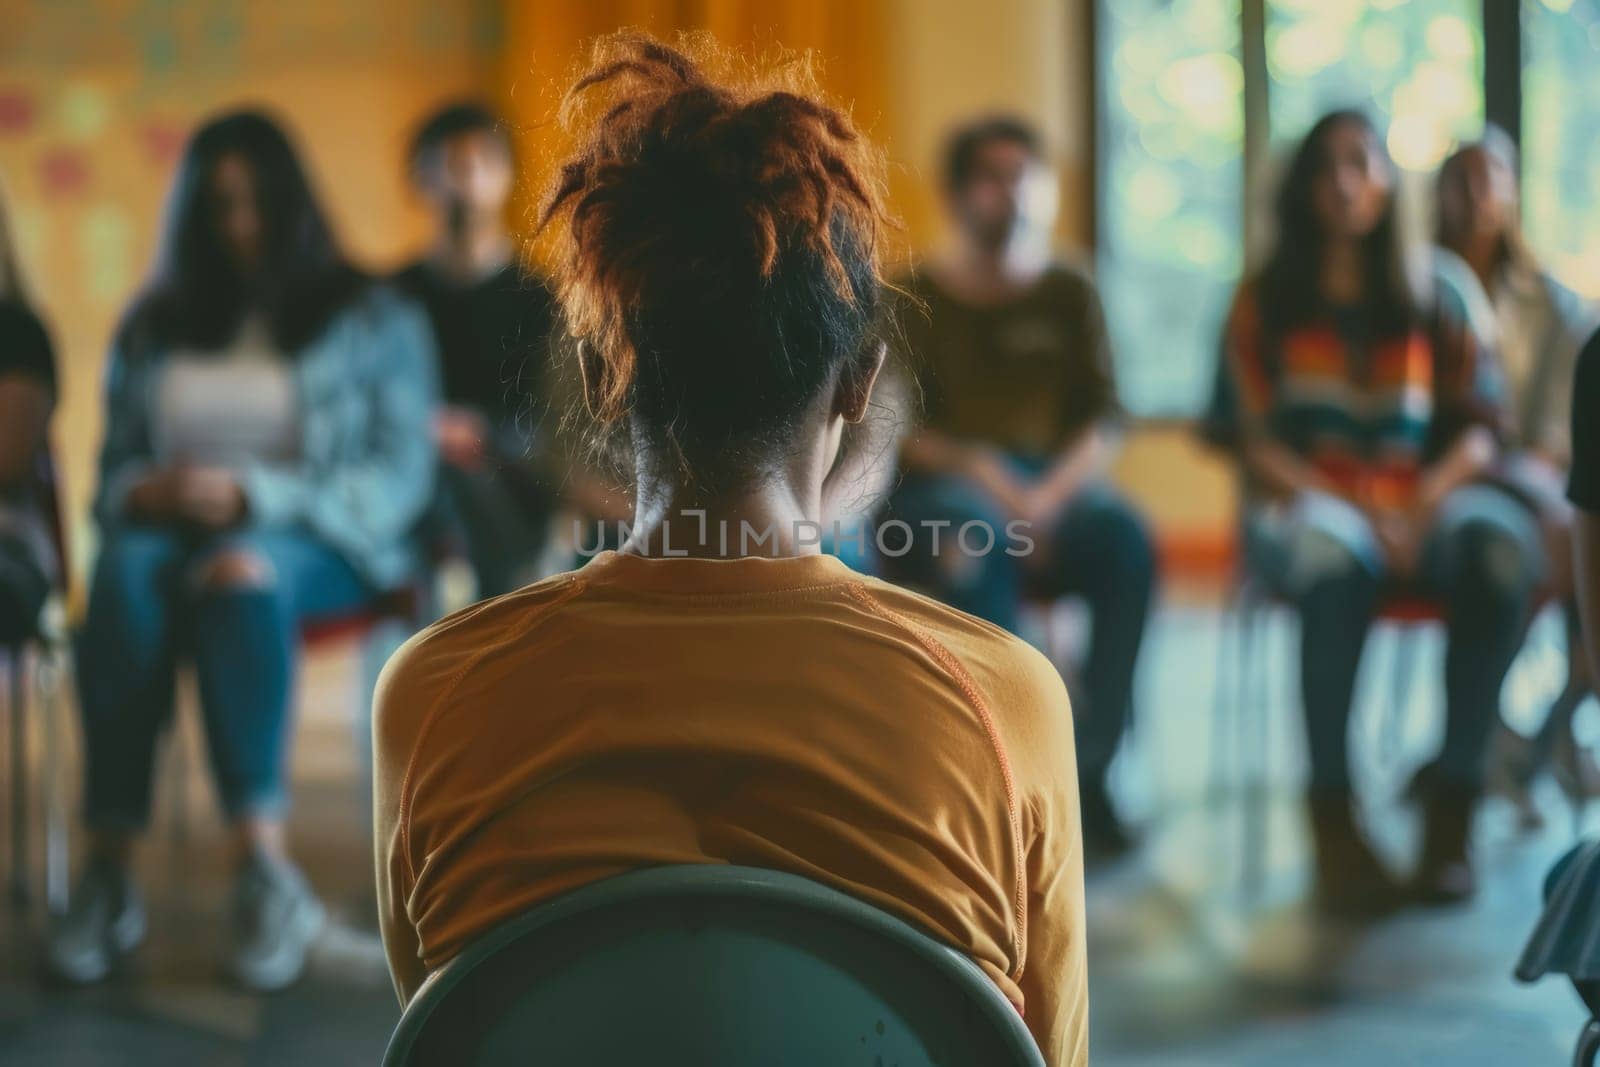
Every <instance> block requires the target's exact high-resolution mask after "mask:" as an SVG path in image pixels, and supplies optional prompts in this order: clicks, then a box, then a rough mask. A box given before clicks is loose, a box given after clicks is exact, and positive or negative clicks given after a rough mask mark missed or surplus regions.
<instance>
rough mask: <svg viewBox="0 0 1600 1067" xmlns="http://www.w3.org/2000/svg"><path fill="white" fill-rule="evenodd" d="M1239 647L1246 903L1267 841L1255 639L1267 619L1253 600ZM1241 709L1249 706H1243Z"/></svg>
mask: <svg viewBox="0 0 1600 1067" xmlns="http://www.w3.org/2000/svg"><path fill="white" fill-rule="evenodd" d="M1243 621H1244V628H1243V630H1242V640H1241V642H1240V647H1239V677H1240V680H1241V685H1240V687H1239V688H1240V693H1241V695H1242V696H1243V700H1242V701H1241V702H1240V707H1239V718H1238V730H1239V768H1240V786H1241V793H1240V798H1239V861H1240V863H1239V879H1240V893H1241V896H1242V898H1243V899H1244V901H1245V902H1246V903H1250V902H1253V901H1255V900H1256V899H1257V898H1258V897H1259V896H1260V892H1261V884H1262V881H1263V872H1264V869H1265V852H1266V845H1267V840H1266V838H1267V819H1266V803H1267V796H1266V789H1267V753H1266V746H1265V742H1266V736H1265V729H1264V724H1265V722H1266V718H1267V709H1266V704H1265V702H1266V698H1267V692H1266V686H1265V685H1264V684H1263V682H1262V680H1261V674H1262V671H1261V670H1260V669H1259V664H1260V657H1261V647H1260V646H1261V645H1263V644H1265V641H1266V637H1267V631H1266V624H1267V622H1268V621H1269V620H1268V619H1267V618H1266V613H1265V612H1264V611H1262V610H1261V609H1260V607H1259V606H1253V607H1248V608H1247V610H1246V614H1245V615H1244V620H1243ZM1246 709H1249V710H1248V711H1247V710H1246Z"/></svg>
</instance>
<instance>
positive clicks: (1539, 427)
mask: <svg viewBox="0 0 1600 1067" xmlns="http://www.w3.org/2000/svg"><path fill="white" fill-rule="evenodd" d="M1517 184H1518V182H1517V149H1516V145H1514V144H1513V143H1512V142H1511V138H1510V137H1508V136H1506V134H1505V132H1504V131H1503V130H1501V129H1499V128H1498V127H1495V126H1490V127H1488V128H1487V129H1486V130H1485V131H1484V135H1483V138H1482V139H1481V140H1479V141H1476V142H1473V143H1471V144H1467V145H1463V146H1462V147H1461V148H1460V149H1459V150H1457V151H1456V152H1455V153H1454V154H1453V155H1451V156H1450V158H1449V159H1447V160H1445V161H1444V164H1443V165H1442V166H1441V167H1440V168H1439V177H1438V190H1437V193H1438V195H1437V208H1438V218H1437V229H1436V230H1435V240H1437V241H1438V243H1439V245H1440V246H1441V247H1443V248H1447V249H1449V250H1450V251H1451V252H1452V253H1454V254H1455V255H1457V256H1460V257H1461V259H1462V260H1463V261H1464V262H1465V263H1466V264H1467V265H1468V266H1469V267H1471V268H1472V272H1473V274H1474V275H1476V276H1477V279H1478V281H1479V282H1480V283H1482V285H1483V288H1484V291H1485V293H1486V294H1487V295H1488V305H1487V308H1488V310H1489V311H1490V313H1491V315H1492V319H1491V321H1490V322H1489V323H1488V324H1487V326H1486V330H1488V331H1491V332H1492V333H1493V334H1494V336H1495V347H1496V349H1497V351H1498V352H1499V355H1500V365H1501V367H1502V368H1503V369H1504V372H1505V378H1506V385H1507V392H1508V394H1509V399H1510V402H1511V406H1512V414H1513V418H1512V423H1511V432H1510V438H1509V441H1508V444H1509V446H1510V447H1509V448H1508V449H1507V452H1506V455H1505V456H1504V458H1503V459H1502V461H1501V462H1500V464H1499V465H1498V466H1497V468H1496V470H1495V472H1494V475H1493V480H1494V481H1495V482H1496V483H1497V484H1499V485H1501V486H1503V487H1504V488H1505V489H1506V490H1507V491H1508V492H1510V493H1511V494H1513V496H1514V497H1515V498H1516V499H1517V500H1519V501H1521V502H1522V503H1523V504H1524V505H1525V506H1527V507H1528V508H1529V509H1530V510H1531V512H1532V513H1533V514H1534V515H1535V516H1536V517H1537V519H1538V520H1539V526H1540V528H1541V530H1542V531H1543V533H1544V539H1545V549H1546V551H1545V559H1546V561H1547V564H1548V565H1547V568H1546V587H1547V590H1548V592H1549V593H1550V594H1551V595H1552V596H1553V597H1555V598H1556V599H1557V600H1558V601H1559V602H1561V604H1562V605H1563V607H1564V609H1565V613H1566V622H1567V644H1568V671H1567V683H1566V685H1565V686H1564V687H1563V688H1562V692H1561V693H1560V695H1559V696H1558V697H1557V698H1556V700H1555V702H1554V703H1553V704H1552V705H1551V708H1550V713H1549V715H1548V716H1547V717H1546V719H1545V722H1544V725H1543V726H1542V727H1541V728H1540V730H1539V733H1538V734H1537V736H1536V737H1535V738H1534V739H1533V740H1532V742H1531V743H1529V744H1527V745H1519V744H1516V743H1515V741H1514V740H1513V738H1512V735H1511V734H1510V732H1509V731H1507V732H1506V733H1505V734H1504V735H1503V737H1504V739H1505V740H1506V742H1507V743H1506V744H1504V745H1502V746H1500V755H1501V756H1502V763H1501V768H1500V769H1501V770H1502V771H1503V772H1505V773H1504V774H1503V775H1502V776H1500V782H1499V784H1501V785H1502V786H1504V787H1506V788H1507V791H1508V792H1509V793H1510V795H1511V797H1512V799H1513V800H1514V801H1515V802H1516V803H1517V804H1518V806H1519V807H1520V808H1521V809H1522V811H1523V816H1524V818H1525V819H1526V820H1527V821H1529V822H1531V823H1537V821H1538V812H1537V809H1536V808H1535V807H1534V806H1533V803H1532V800H1531V798H1530V797H1529V794H1528V786H1529V785H1530V784H1531V781H1532V778H1533V776H1534V775H1535V774H1536V773H1537V772H1538V771H1540V770H1541V769H1542V768H1543V767H1544V766H1545V764H1547V763H1549V764H1550V765H1551V766H1552V768H1553V769H1554V771H1555V778H1556V781H1557V782H1558V783H1559V784H1560V785H1561V786H1562V788H1563V789H1564V790H1566V791H1567V792H1568V793H1569V794H1570V795H1572V796H1573V797H1574V799H1578V800H1582V799H1587V798H1588V797H1591V796H1594V795H1596V794H1597V793H1600V768H1597V767H1596V765H1595V760H1594V755H1593V754H1592V753H1591V752H1590V751H1589V750H1588V749H1586V748H1583V747H1582V746H1580V745H1579V744H1578V742H1577V740H1576V738H1574V737H1573V734H1572V719H1573V715H1574V713H1575V712H1576V711H1577V709H1578V706H1579V705H1580V704H1581V703H1582V702H1583V700H1584V698H1586V697H1587V696H1588V695H1589V693H1590V691H1591V690H1592V689H1593V684H1592V682H1591V679H1590V676H1589V670H1588V662H1587V659H1586V657H1585V656H1584V655H1583V641H1582V635H1581V633H1580V630H1579V625H1578V610H1577V604H1576V602H1575V601H1574V600H1573V599H1572V594H1573V588H1572V568H1571V564H1570V561H1571V559H1572V526H1573V509H1572V505H1571V504H1570V503H1569V502H1568V500H1567V498H1566V493H1565V489H1566V480H1567V468H1568V467H1569V466H1570V465H1571V462H1572V435H1571V426H1570V423H1571V413H1572V384H1573V376H1574V371H1575V368H1576V366H1577V361H1578V351H1579V349H1580V348H1582V347H1583V344H1584V342H1585V341H1587V340H1588V338H1589V336H1590V335H1591V334H1592V333H1593V332H1594V328H1595V326H1596V324H1597V322H1600V315H1597V313H1596V308H1595V307H1594V306H1593V305H1592V304H1590V303H1588V302H1587V301H1585V300H1584V299H1583V298H1581V297H1579V296H1578V295H1577V294H1576V293H1574V292H1573V291H1572V290H1570V289H1568V288H1567V287H1566V286H1564V285H1562V284H1561V283H1560V282H1559V281H1558V280H1556V278H1555V277H1554V276H1552V275H1551V274H1550V273H1549V271H1547V270H1545V269H1544V267H1543V265H1542V264H1540V262H1539V260H1538V259H1537V257H1535V256H1534V254H1533V252H1532V250H1531V249H1529V247H1528V243H1527V241H1526V240H1525V239H1524V238H1523V235H1522V228H1521V225H1520V223H1519V215H1520V211H1519V207H1518V202H1519V200H1520V197H1519V196H1518V192H1517Z"/></svg>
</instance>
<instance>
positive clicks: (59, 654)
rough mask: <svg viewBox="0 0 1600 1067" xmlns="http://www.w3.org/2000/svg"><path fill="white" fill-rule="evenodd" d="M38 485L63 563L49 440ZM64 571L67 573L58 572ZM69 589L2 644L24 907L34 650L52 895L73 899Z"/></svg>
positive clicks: (14, 868) (12, 883) (14, 836)
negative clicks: (65, 775) (66, 746)
mask: <svg viewBox="0 0 1600 1067" xmlns="http://www.w3.org/2000/svg"><path fill="white" fill-rule="evenodd" d="M30 477H31V492H32V496H33V499H34V500H36V501H37V502H38V505H39V508H40V510H41V512H42V513H43V515H44V517H45V520H46V523H47V524H48V526H49V535H50V541H51V545H52V547H53V549H54V551H55V557H56V560H57V561H58V562H59V564H60V569H61V570H64V569H65V567H66V562H67V559H68V557H67V552H66V526H65V523H64V522H63V520H62V512H61V498H60V482H59V477H58V475H57V471H56V467H55V462H54V458H53V456H52V454H51V451H50V449H49V447H48V446H47V447H45V448H42V449H40V450H39V453H38V456H37V458H36V462H35V464H34V468H33V472H32V474H31V476H30ZM57 577H58V579H59V577H60V575H59V573H58V575H57ZM63 593H64V589H63V588H61V583H60V582H59V581H58V583H57V588H56V589H55V591H54V592H53V594H52V595H51V598H50V600H49V601H48V602H47V603H46V605H45V608H44V610H43V611H42V612H41V613H40V617H39V619H38V620H36V622H35V624H34V627H33V632H32V633H31V634H30V635H28V636H27V637H26V638H25V639H24V640H23V641H22V642H19V643H16V644H12V645H8V646H5V647H3V648H0V659H3V662H4V665H5V674H6V676H7V678H8V680H9V684H8V690H9V693H8V697H7V705H8V713H9V718H10V738H9V748H10V756H11V796H10V800H9V807H10V809H11V810H10V823H11V826H10V837H11V863H10V866H11V871H10V879H9V886H8V889H9V895H10V898H11V903H12V905H13V906H14V907H17V908H24V907H26V906H27V905H28V903H29V902H30V899H31V897H32V881H33V878H32V858H33V855H32V849H31V848H30V846H29V829H30V827H29V819H28V800H29V795H30V792H31V790H30V781H31V778H32V774H31V771H32V767H31V765H30V761H29V751H28V749H29V745H28V740H29V731H28V715H29V711H30V707H29V701H28V696H29V693H28V685H27V675H28V660H29V652H30V651H32V652H33V653H34V656H33V661H34V662H33V680H34V691H35V693H34V695H35V696H36V697H37V699H38V704H39V708H40V712H41V717H42V719H43V723H44V748H45V751H44V771H43V777H44V782H45V896H46V901H47V903H48V905H49V907H50V908H51V910H53V911H59V910H62V909H64V908H65V907H66V900H67V844H68V842H67V815H66V800H65V798H64V796H63V795H62V785H63V783H62V776H61V773H60V766H61V734H60V730H61V721H60V719H61V713H60V707H59V705H58V697H59V695H60V687H61V683H62V681H63V680H64V679H66V678H68V677H70V676H71V666H70V649H69V642H68V641H67V640H66V634H65V625H64V620H65V609H64V607H63V605H62V595H63Z"/></svg>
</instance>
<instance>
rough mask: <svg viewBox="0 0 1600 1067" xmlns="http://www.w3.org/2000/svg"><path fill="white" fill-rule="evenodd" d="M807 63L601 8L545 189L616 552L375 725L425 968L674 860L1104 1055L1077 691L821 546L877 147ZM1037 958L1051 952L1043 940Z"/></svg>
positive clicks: (856, 318)
mask: <svg viewBox="0 0 1600 1067" xmlns="http://www.w3.org/2000/svg"><path fill="white" fill-rule="evenodd" d="M804 74H805V68H804V67H803V66H802V65H799V64H792V65H789V66H787V67H782V68H779V69H778V70H776V71H773V72H770V76H767V77H761V76H757V77H741V78H713V77H712V76H711V75H710V74H708V73H707V71H706V68H705V65H704V63H703V62H700V61H697V59H696V58H695V57H693V56H691V55H690V54H689V53H687V52H685V51H681V50H678V49H673V48H668V47H665V46H663V45H661V44H659V43H657V42H655V41H653V40H650V39H648V38H641V37H637V36H627V35H625V36H620V37H617V38H611V39H607V40H605V41H603V42H602V43H601V45H600V46H599V49H598V51H597V53H596V55H595V57H594V62H593V66H592V68H591V71H590V73H588V74H587V76H585V77H584V78H583V79H582V80H580V81H579V82H578V83H577V86H576V87H575V89H574V90H573V93H572V95H571V97H570V98H569V102H570V104H571V106H572V107H573V108H574V109H575V115H576V117H577V120H578V127H577V128H578V133H579V135H580V138H581V144H580V147H579V148H578V150H577V152H576V154H575V155H574V156H573V157H572V158H571V159H570V160H569V161H567V162H566V164H565V165H564V166H563V167H562V169H561V171H560V178H559V181H558V184H557V186H556V189H555V191H554V194H553V196H552V197H551V199H550V200H549V202H548V205H547V207H546V209H545V213H544V218H545V224H546V226H548V227H550V228H552V229H553V230H554V231H555V233H556V235H557V236H558V237H559V238H560V241H561V250H560V254H559V258H558V261H557V281H558V283H559V293H560V298H561V304H562V307H563V310H564V312H565V314H566V316H567V321H568V323H569V324H570V328H571V331H572V332H573V333H574V335H575V336H576V337H577V338H579V340H580V342H581V351H580V353H579V355H578V359H577V362H578V364H579V368H580V369H581V371H582V375H583V380H584V390H583V392H584V398H585V403H586V406H587V408H588V409H589V411H591V412H592V413H593V414H594V415H595V416H596V417H597V418H598V419H599V420H600V421H601V422H602V423H603V424H605V425H608V426H610V427H612V428H615V429H618V430H620V431H621V432H622V433H623V434H624V435H625V437H626V440H627V442H628V443H629V444H630V445H631V451H632V455H633V464H632V470H633V471H634V487H635V490H636V491H635V493H634V500H635V512H634V523H633V527H632V530H631V533H630V535H629V536H628V537H627V539H626V540H625V541H624V543H623V544H622V545H621V547H620V548H619V549H618V550H617V551H615V552H605V553H601V554H600V555H597V556H596V557H595V558H594V559H592V560H590V561H589V562H588V563H587V564H586V565H585V566H584V567H583V568H582V569H580V570H577V571H574V572H571V573H568V574H562V575H558V576H556V577H554V578H551V579H549V580H547V581H544V582H540V583H537V584H535V585H531V586H529V587H527V588H525V589H523V590H521V591H519V592H516V593H512V594H510V595H508V596H504V597H500V598H498V599H496V600H491V601H489V602H487V603H486V604H483V605H480V606H479V607H477V608H475V609H472V610H469V611H467V612H464V613H461V614H458V615H455V616H453V617H451V618H449V619H447V620H445V621H444V622H442V623H440V624H438V625H437V626H436V627H434V628H433V629H431V630H429V631H427V632H426V633H424V634H423V635H421V636H419V637H417V638H415V639H413V641H412V642H411V643H410V644H409V645H407V646H406V647H405V648H404V649H402V650H401V651H400V652H399V653H398V654H397V655H396V657H395V658H394V659H393V660H392V661H391V662H390V663H389V665H388V667H387V668H386V669H385V672H384V676H383V678H382V680H381V681H380V684H379V691H378V703H377V708H376V711H375V716H376V721H375V724H374V729H375V735H374V740H375V744H376V754H375V759H376V774H377V792H376V800H377V821H378V825H377V840H378V846H379V855H380V858H379V863H378V875H379V883H380V886H379V899H380V901H381V918H382V925H383V933H384V941H385V945H386V947H387V949H388V952H389V960H390V968H391V970H392V972H393V974H394V977H395V982H396V985H397V987H398V989H399V990H400V992H401V994H402V996H403V997H405V998H409V997H411V996H412V995H413V994H415V993H416V991H417V988H418V986H419V985H420V984H421V982H422V981H423V979H424V978H425V976H426V975H427V974H428V972H429V971H430V970H431V969H433V968H436V967H439V966H440V965H442V964H443V963H445V961H447V960H449V959H450V958H451V957H452V956H454V955H455V954H456V953H457V952H459V951H460V950H461V948H462V946H463V945H465V944H467V943H468V942H469V941H470V940H471V939H472V938H474V937H475V936H477V935H479V934H482V933H484V932H486V931H487V930H489V929H490V928H491V927H493V926H494V925H495V924H497V923H499V922H502V921H504V920H505V919H507V918H509V917H511V916H513V915H515V914H517V913H518V912H519V911H521V910H523V909H525V908H527V907H529V906H531V905H533V904H534V903H536V902H538V901H540V900H543V899H546V898H548V897H551V896H554V895H556V894H559V893H561V892H564V891H565V890H568V889H572V888H574V887H576V886H580V885H582V884H584V883H586V882H591V881H594V880H596V879H600V878H605V877H607V876H609V875H612V874H617V873H620V872H622V871H625V870H628V869H630V868H635V867H643V866H651V865H659V864H695V863H698V864H708V863H709V864H719V863H735V864H748V865H752V866H758V867H768V868H774V869H779V870H786V871H790V872H793V873H799V874H803V875H805V876H807V877H810V878H814V879H818V880H820V881H824V882H827V883H830V884H832V885H834V886H836V887H838V888H841V889H843V890H845V891H847V892H850V893H854V894H856V895H858V896H860V897H862V898H864V899H866V900H868V901H870V902H872V903H873V904H875V905H878V906H880V907H883V908H887V909H889V910H891V911H893V912H894V913H896V914H898V915H900V916H902V917H904V918H905V919H907V920H908V921H910V922H913V923H916V924H918V925H920V926H922V927H923V928H924V929H927V930H930V931H932V932H933V933H935V934H936V935H937V936H939V937H940V939H941V940H943V941H945V942H947V943H949V944H951V945H955V946H958V947H960V948H962V949H964V950H965V951H966V952H967V953H968V954H969V955H971V956H972V957H973V958H974V959H975V960H976V961H977V962H978V964H979V965H980V966H981V967H982V968H983V969H984V971H985V972H986V973H987V974H988V975H989V976H990V977H991V978H992V979H993V980H994V982H995V983H996V985H997V986H998V987H999V988H1000V989H1001V990H1002V991H1003V992H1004V993H1005V994H1006V995H1007V996H1009V997H1010V998H1011V1000H1012V1001H1013V1002H1015V1003H1016V1004H1017V1005H1018V1006H1019V1007H1020V1006H1022V1005H1023V1004H1024V1002H1025V1003H1026V1007H1027V1016H1026V1018H1027V1023H1028V1026H1029V1027H1030V1028H1031V1029H1032V1031H1033V1033H1034V1034H1035V1035H1036V1036H1037V1037H1038V1039H1039V1043H1040V1045H1041V1047H1042V1048H1043V1050H1044V1054H1045V1059H1046V1061H1047V1062H1049V1063H1051V1064H1058V1065H1062V1067H1065V1065H1068V1064H1082V1063H1083V1062H1085V1059H1086V1056H1087V1043H1086V1036H1087V1016H1086V1007H1087V1000H1086V985H1085V979H1086V975H1085V967H1084V959H1085V957H1084V925H1083V882H1082V878H1083V874H1082V842H1081V837H1080V832H1079V824H1078V793H1077V787H1076V781H1075V771H1074V757H1073V740H1072V715H1071V712H1070V709H1069V708H1068V706H1067V697H1066V692H1065V689H1064V688H1063V686H1062V684H1061V679H1060V676H1059V675H1058V674H1057V673H1056V671H1055V670H1054V668H1053V667H1052V666H1051V665H1050V663H1049V662H1048V661H1047V660H1046V659H1045V658H1044V657H1043V656H1041V655H1039V654H1038V653H1037V652H1035V651H1033V650H1032V649H1031V648H1029V647H1028V646H1027V645H1026V644H1024V643H1023V642H1022V641H1020V640H1018V639H1017V638H1015V637H1013V636H1011V635H1010V634H1007V633H1005V632H1004V631H1002V630H1000V629H999V628H997V627H994V626H991V625H989V624H987V623H984V622H981V621H979V620H978V619H975V618H973V617H971V616H968V615H964V614H962V613H961V612H958V611H955V610H954V609H951V608H947V607H944V606H942V605H940V604H938V603H936V602H934V601H932V600H929V599H926V598H924V597H921V596H918V595H916V594H913V593H909V592H906V591H904V590H901V589H898V588H896V587H894V586H891V585H888V584H886V583H883V582H879V581H876V580H873V579H871V578H866V577H863V576H861V575H859V574H857V573H856V572H854V571H852V570H850V569H849V568H848V567H847V566H846V565H845V564H844V563H842V562H841V561H840V560H838V559H837V558H834V557H832V556H828V555H825V554H823V553H822V552H821V551H820V547H819V542H820V527H821V526H822V525H823V523H824V521H825V519H824V515H825V507H826V501H827V500H828V498H829V497H830V496H831V495H832V493H833V492H834V490H835V486H836V482H835V478H834V476H832V474H831V472H834V471H835V470H837V469H838V460H839V448H840V438H841V436H842V435H843V434H844V432H845V431H844V428H845V426H846V425H847V424H851V423H859V422H860V421H861V420H862V419H864V418H865V417H866V416H867V413H868V408H869V405H870V404H871V403H872V400H871V397H872V391H873V387H874V384H875V381H876V378H877V374H878V370H879V368H880V367H881V365H882V362H883V358H884V357H883V353H884V348H883V345H882V343H881V341H880V340H879V338H878V337H877V335H876V332H875V323H876V319H877V311H878V305H879V301H880V285H881V281H882V279H881V271H880V263H879V248H880V238H881V231H882V226H883V209H882V204H883V200H882V195H883V194H882V186H881V181H880V177H879V174H880V172H879V169H878V163H877V159H876V155H875V153H874V152H873V151H872V149H871V148H870V147H869V146H868V145H867V144H866V143H865V142H864V141H863V140H862V138H861V137H860V135H859V134H858V133H857V131H856V129H855V127H854V125H853V124H852V123H851V122H850V120H849V118H848V117H847V116H846V115H845V114H843V113H842V112H840V111H837V110H835V109H834V108H832V107H829V106H827V105H826V104H824V103H822V102H821V101H820V100H818V99H817V97H816V96H815V95H814V89H813V88H812V87H811V86H810V85H809V84H808V83H806V82H805V81H803V80H801V79H803V78H804ZM1024 964H1025V966H1024Z"/></svg>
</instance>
